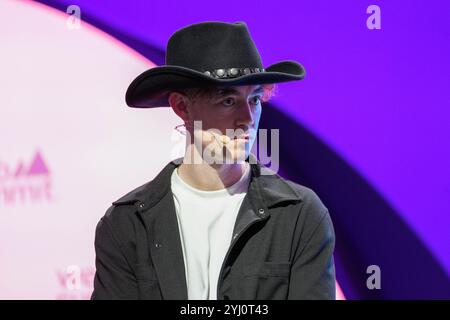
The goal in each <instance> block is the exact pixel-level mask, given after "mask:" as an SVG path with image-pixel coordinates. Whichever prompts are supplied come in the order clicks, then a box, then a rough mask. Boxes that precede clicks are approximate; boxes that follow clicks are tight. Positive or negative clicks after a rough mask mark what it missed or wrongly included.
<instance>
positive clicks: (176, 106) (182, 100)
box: [168, 91, 189, 122]
mask: <svg viewBox="0 0 450 320" xmlns="http://www.w3.org/2000/svg"><path fill="white" fill-rule="evenodd" d="M168 101H169V105H170V106H171V107H172V109H173V111H174V112H175V113H176V114H177V115H178V116H179V117H180V118H181V119H183V121H184V122H188V121H189V110H188V107H187V106H188V98H187V97H186V96H185V95H184V94H183V93H181V92H179V91H172V92H169V96H168Z"/></svg>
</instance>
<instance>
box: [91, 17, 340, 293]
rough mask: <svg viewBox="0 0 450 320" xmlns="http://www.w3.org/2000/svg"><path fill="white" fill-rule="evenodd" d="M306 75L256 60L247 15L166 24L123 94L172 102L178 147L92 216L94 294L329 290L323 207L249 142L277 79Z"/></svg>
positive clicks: (330, 237)
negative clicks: (150, 174)
mask: <svg viewBox="0 0 450 320" xmlns="http://www.w3.org/2000/svg"><path fill="white" fill-rule="evenodd" d="M304 75H305V71H304V69H303V67H302V66H301V65H300V64H299V63H297V62H295V61H282V62H278V63H276V64H273V65H271V66H269V67H267V68H264V67H263V65H262V62H261V59H260V56H259V53H258V51H257V49H256V46H255V44H254V42H253V40H252V39H251V36H250V34H249V31H248V29H247V25H246V24H245V23H244V22H238V23H225V22H204V23H197V24H193V25H189V26H187V27H185V28H182V29H180V30H178V31H176V32H175V33H174V34H173V35H172V36H171V38H170V39H169V42H168V45H167V52H166V64H165V65H164V66H160V67H155V68H152V69H150V70H147V71H146V72H144V73H142V74H141V75H139V76H138V77H137V78H136V79H135V80H134V81H133V82H132V83H131V84H130V86H129V88H128V90H127V94H126V102H127V104H128V105H129V106H130V107H135V108H152V107H162V106H170V107H171V108H172V109H173V110H174V112H175V113H176V114H177V115H178V116H179V117H180V118H181V119H182V120H183V122H184V125H185V126H186V132H185V134H186V136H187V139H186V153H185V156H184V157H183V158H179V159H175V160H173V161H171V162H169V163H168V164H167V165H166V166H165V167H164V168H163V169H162V171H161V172H160V173H159V174H158V175H157V176H156V177H155V178H154V179H153V180H152V181H150V182H148V183H146V184H144V185H142V186H140V187H139V188H137V189H135V190H132V191H131V192H129V193H128V194H126V195H125V196H123V197H122V198H120V199H118V200H117V201H115V202H113V204H112V206H111V207H109V208H108V210H107V212H106V214H105V215H104V216H103V217H102V218H101V220H100V221H99V223H98V225H97V229H96V237H95V249H96V268H97V270H96V274H95V279H94V292H93V294H92V297H91V299H199V300H201V299H334V298H335V272H334V263H333V251H334V242H335V238H334V231H333V226H332V222H331V219H330V216H329V213H328V210H327V208H326V207H325V206H324V204H323V203H322V202H321V200H320V199H319V197H318V196H317V195H316V194H315V193H314V192H313V191H312V190H311V189H308V188H307V187H305V186H302V185H299V184H296V183H294V182H292V181H289V180H286V179H283V178H282V177H280V176H279V175H277V174H276V173H275V172H273V171H271V170H269V169H268V168H266V167H265V166H263V165H262V164H261V163H260V162H259V161H258V160H257V159H256V157H255V156H254V155H253V154H251V152H250V149H251V146H252V145H253V142H254V141H255V138H256V133H257V130H258V124H259V119H260V116H261V111H262V109H261V103H262V102H264V101H266V100H267V99H268V98H269V96H270V94H271V90H273V88H274V84H276V83H279V82H286V81H293V80H301V79H303V77H304ZM199 123H200V126H198V124H199ZM230 132H231V134H229V133H230ZM218 155H219V156H225V155H226V157H225V159H224V158H222V160H220V159H219V161H217V160H218V158H220V157H218Z"/></svg>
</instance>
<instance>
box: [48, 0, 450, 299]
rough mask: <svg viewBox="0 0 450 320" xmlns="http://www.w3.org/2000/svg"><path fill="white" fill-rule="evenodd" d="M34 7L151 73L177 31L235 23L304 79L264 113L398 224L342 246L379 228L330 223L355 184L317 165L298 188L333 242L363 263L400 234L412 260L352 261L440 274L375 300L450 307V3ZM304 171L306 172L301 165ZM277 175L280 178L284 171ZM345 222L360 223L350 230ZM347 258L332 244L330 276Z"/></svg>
mask: <svg viewBox="0 0 450 320" xmlns="http://www.w3.org/2000/svg"><path fill="white" fill-rule="evenodd" d="M40 2H43V3H47V4H49V5H51V6H53V7H56V8H59V9H61V10H64V11H65V8H66V7H67V6H68V5H71V4H76V5H78V6H80V8H81V14H82V16H81V18H82V20H85V21H87V22H89V23H92V24H93V25H95V26H97V27H99V28H101V29H103V30H105V31H106V32H108V33H110V34H112V35H114V36H116V37H117V38H118V39H120V40H121V41H123V42H125V43H126V44H128V45H129V46H131V47H133V48H134V49H136V50H138V51H140V52H141V53H143V54H144V55H145V56H147V57H149V58H151V59H152V60H153V61H155V62H156V63H159V64H163V63H164V50H165V46H166V43H167V40H168V38H169V37H170V35H171V34H172V33H173V32H174V31H175V30H177V29H179V28H182V27H184V26H186V25H188V24H191V23H196V22H201V21H212V20H221V21H227V22H236V21H245V22H246V23H247V25H248V27H249V30H250V32H251V34H252V37H253V39H254V40H255V43H256V45H257V47H258V49H259V51H260V54H261V56H262V60H263V63H264V65H265V66H268V65H270V64H272V63H275V62H277V61H279V60H284V59H294V60H297V61H299V62H301V63H302V64H303V65H304V66H305V68H306V71H307V75H306V78H305V80H304V81H301V82H295V83H285V84H281V85H280V93H279V95H278V96H277V97H276V98H275V100H274V103H273V106H274V107H275V108H276V109H277V110H278V112H281V114H282V115H283V116H286V117H287V118H288V119H289V121H292V122H293V123H295V124H296V125H297V126H298V128H302V130H304V131H305V132H307V133H308V134H309V135H311V137H313V138H314V139H316V142H317V143H318V144H320V145H321V146H322V147H323V146H326V148H327V152H330V153H333V154H334V156H337V157H338V158H339V161H342V163H344V164H345V166H346V168H349V170H350V169H351V170H352V174H356V175H357V176H358V179H359V178H360V179H361V181H364V184H365V185H366V186H369V187H370V189H371V191H370V193H371V194H376V195H377V197H378V198H379V199H378V198H377V199H378V200H377V201H378V202H379V201H382V202H383V206H386V207H389V209H386V210H384V209H379V210H378V211H376V210H375V211H374V213H375V214H376V213H379V214H380V216H382V215H383V214H389V215H395V216H396V217H395V219H397V220H396V221H397V222H396V223H398V227H397V224H395V223H390V225H386V224H383V223H384V222H383V223H381V221H388V220H380V221H378V222H379V223H374V224H373V227H372V229H376V232H375V233H374V235H376V237H378V238H375V239H373V238H372V239H367V241H361V243H359V240H360V238H359V237H358V236H357V233H354V234H353V236H352V232H353V231H354V230H355V229H356V228H363V224H364V223H366V224H368V225H370V224H372V223H373V222H374V220H377V215H371V216H370V219H369V217H367V218H366V219H364V217H365V216H364V215H365V214H366V212H367V211H368V210H371V209H372V210H374V207H373V206H372V207H371V208H369V205H371V202H370V201H367V202H365V201H364V199H361V197H359V198H358V204H360V205H359V206H358V207H356V206H353V208H352V209H348V208H346V209H342V208H341V211H340V212H339V208H338V207H339V206H338V202H339V199H336V197H334V198H333V195H332V193H331V192H330V188H331V189H335V190H337V189H339V188H346V190H347V191H348V192H347V193H346V196H347V198H345V199H343V198H341V202H343V201H345V202H347V203H348V202H352V201H354V200H355V199H354V198H352V192H354V194H355V197H356V195H357V193H358V191H359V188H357V189H353V188H356V186H357V185H358V184H357V183H354V184H350V185H348V182H347V180H346V179H345V180H344V179H343V180H340V179H342V178H345V177H340V176H339V175H336V176H330V175H326V176H323V175H321V170H322V168H323V167H320V166H318V167H317V168H315V171H313V170H312V168H310V169H311V170H310V171H309V172H308V174H309V178H304V179H303V180H304V181H307V182H309V185H310V186H311V187H313V189H314V190H316V191H318V194H319V196H321V198H322V200H323V201H324V203H325V204H326V205H327V206H329V207H330V209H333V208H335V204H336V210H335V211H336V212H337V213H336V214H335V215H333V214H334V213H333V210H330V213H331V214H332V217H333V220H334V221H335V223H336V225H337V229H338V230H337V231H338V232H337V234H338V235H341V237H338V241H339V240H340V238H342V239H344V238H346V237H347V238H346V239H347V240H348V242H346V241H344V240H343V241H342V243H350V242H352V243H353V244H354V245H355V247H353V248H352V250H359V251H363V252H370V251H371V250H375V247H373V244H374V243H375V244H377V245H379V247H378V248H376V250H381V251H383V250H384V249H386V250H388V248H389V247H390V246H392V245H395V243H394V242H395V241H396V238H395V235H396V233H397V232H398V234H401V233H402V232H404V231H400V229H402V230H403V229H405V228H406V229H408V230H409V231H408V232H411V233H412V234H413V235H414V237H415V238H416V239H415V241H417V242H414V241H412V240H411V241H412V242H411V241H410V240H407V241H406V240H405V239H406V238H402V239H403V240H398V241H399V243H398V245H399V247H400V248H405V246H410V247H409V248H405V249H406V250H405V251H408V252H410V254H409V255H408V258H405V259H406V260H404V257H402V258H400V257H401V255H399V257H396V255H395V254H394V253H392V254H391V253H389V254H387V255H385V256H384V257H383V259H386V262H385V261H376V260H375V261H367V260H368V259H367V258H361V259H362V260H364V263H365V265H366V266H367V265H370V264H378V265H381V267H382V272H383V265H385V264H386V265H389V268H390V267H392V268H394V267H393V266H395V267H396V269H395V275H396V276H397V275H398V276H400V272H401V270H410V271H411V270H413V271H411V273H410V274H408V277H409V278H410V279H414V275H416V276H417V278H424V279H426V277H427V276H428V275H429V273H436V270H439V271H437V272H438V273H440V276H439V277H437V278H436V279H435V281H436V282H435V283H433V282H432V281H431V283H430V284H429V285H428V286H427V287H423V286H421V285H417V286H410V285H409V284H404V283H403V284H400V283H396V286H397V287H400V286H403V287H402V289H401V290H399V291H395V290H397V289H398V288H397V289H395V288H390V287H389V284H388V283H386V286H383V288H384V289H385V294H384V295H381V296H377V297H384V298H392V297H394V298H395V297H396V298H399V297H400V298H402V297H413V298H415V297H447V298H450V289H449V279H448V276H449V275H450V231H449V230H450V142H449V138H450V125H449V124H450V111H449V110H448V108H449V107H450V90H449V89H450V62H449V57H450V2H448V1H433V2H424V1H346V2H340V1H300V0H296V1H275V2H274V1H245V2H244V1H226V2H221V1H189V2H184V3H182V2H181V1H161V2H157V1H144V0H142V1H133V2H125V1H122V2H113V1H88V0H77V1H75V2H74V1H64V0H58V1H56V0H55V1H40ZM371 4H376V5H378V6H379V7H380V8H381V30H369V29H368V28H367V27H366V19H367V17H368V16H369V15H368V14H367V13H366V8H367V7H368V6H369V5H371ZM263 118H264V113H263ZM285 121H288V120H285ZM293 130H294V129H293ZM295 137H298V136H297V135H295ZM301 137H302V136H300V138H301ZM289 141H290V142H289V144H288V145H287V146H285V148H292V149H295V150H296V152H297V153H296V155H297V156H296V157H293V158H291V159H295V160H296V161H298V162H299V166H301V165H302V161H303V160H302V159H303V158H302V156H305V157H308V155H307V153H308V152H309V151H310V150H309V149H304V148H300V146H303V145H302V141H297V140H296V139H293V138H292V137H291V138H290V140H289ZM313 150H315V151H317V150H318V149H314V148H312V149H311V152H312V154H314V155H315V156H316V159H317V157H318V158H319V159H317V160H318V162H319V163H320V160H321V159H320V157H321V154H317V153H314V152H313ZM305 154H306V155H305ZM322 163H323V164H324V165H326V164H327V163H328V162H327V161H323V162H322ZM304 164H305V166H308V161H305V162H304ZM284 171H286V172H287V171H289V170H286V165H285V166H284V167H283V172H284ZM291 172H292V170H291ZM288 175H289V174H288ZM289 176H295V174H292V173H291V174H290V175H289ZM358 183H359V182H358ZM327 186H328V189H327ZM327 190H328V191H327ZM355 203H356V202H355ZM365 204H366V205H367V207H365ZM380 208H381V207H380ZM383 208H384V207H383ZM343 210H353V212H351V213H350V212H348V215H347V218H346V214H347V213H345V212H343ZM380 210H381V211H380ZM352 215H353V217H356V216H359V217H360V218H361V219H362V220H361V221H362V222H361V223H360V224H355V225H354V228H353V227H352V220H353V219H352V218H350V217H351V216H352ZM386 223H387V222H386ZM372 231H374V230H372ZM385 232H386V233H385ZM386 236H387V237H386ZM399 237H400V236H399ZM386 239H389V241H388V240H386ZM408 239H409V238H408ZM390 241H392V242H390ZM357 242H358V245H356V243H357ZM416 245H418V246H423V248H425V249H426V251H427V252H428V253H429V255H430V256H429V257H427V258H426V259H428V260H429V261H432V262H430V264H431V265H433V267H432V268H431V267H430V269H425V270H424V268H425V265H424V266H423V267H422V268H419V267H417V265H420V263H421V261H419V260H423V259H420V257H421V256H420V254H419V255H418V256H417V257H416V258H417V260H415V259H414V251H415V250H416V247H415V246H416ZM348 248H349V247H348V246H347V248H346V247H343V246H339V245H338V247H337V249H338V251H337V255H338V256H337V266H338V267H340V266H341V267H342V268H347V267H346V266H348V265H349V264H351V261H349V260H351V259H352V257H354V256H357V254H356V253H355V252H353V251H352V250H348ZM346 249H347V251H346V252H345V254H344V251H345V250H346ZM417 251H420V249H417ZM363 255H364V254H363ZM380 259H381V257H380ZM424 259H425V258H424ZM343 260H346V261H347V262H345V261H343ZM364 263H361V265H364ZM389 263H390V264H389ZM427 268H428V267H427ZM436 268H437V269H436ZM350 269H351V268H350ZM347 270H348V268H347ZM354 272H361V273H362V276H364V277H367V275H365V270H351V272H350V271H348V272H347V273H346V274H345V273H344V272H343V271H342V270H338V281H340V282H343V289H344V294H346V295H347V296H348V297H350V298H365V297H370V295H365V294H364V292H361V290H358V289H355V286H353V289H352V286H351V285H349V284H348V282H351V278H352V276H354V277H355V278H358V279H359V277H360V276H361V275H354V274H353V273H354ZM417 272H419V273H420V274H417ZM386 273H389V271H386ZM411 277H412V278H411ZM411 281H414V280H411ZM427 282H429V281H426V280H424V281H423V283H427ZM390 289H392V290H393V291H391V292H392V294H389V292H388V291H389V290H390ZM414 290H416V291H414ZM413 291H414V292H415V293H412V292H413ZM386 292H387V293H386Z"/></svg>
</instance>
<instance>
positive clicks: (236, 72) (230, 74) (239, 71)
mask: <svg viewBox="0 0 450 320" xmlns="http://www.w3.org/2000/svg"><path fill="white" fill-rule="evenodd" d="M258 72H264V69H263V68H227V69H215V70H211V71H204V72H203V73H204V74H206V75H207V76H210V77H213V78H220V79H223V78H236V77H239V76H243V75H246V74H250V73H258Z"/></svg>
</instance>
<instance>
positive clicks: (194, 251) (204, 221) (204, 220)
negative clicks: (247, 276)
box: [171, 164, 251, 300]
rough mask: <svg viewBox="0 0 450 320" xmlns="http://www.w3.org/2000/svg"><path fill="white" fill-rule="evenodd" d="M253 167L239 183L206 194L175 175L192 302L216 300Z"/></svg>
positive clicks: (174, 186) (176, 198)
mask: <svg viewBox="0 0 450 320" xmlns="http://www.w3.org/2000/svg"><path fill="white" fill-rule="evenodd" d="M250 173H251V172H250V165H249V164H247V167H246V169H245V172H244V174H243V175H242V177H241V178H240V179H239V181H237V182H236V183H235V184H233V185H232V186H230V187H228V188H224V189H221V190H216V191H203V190H199V189H196V188H193V187H192V186H190V185H188V184H187V183H186V182H184V181H183V180H182V179H181V177H180V176H179V175H178V168H177V169H176V170H174V171H173V173H172V176H171V188H172V193H173V197H174V202H175V209H176V214H177V219H178V226H179V231H180V238H181V244H182V249H183V257H184V267H185V271H186V281H187V289H188V299H189V300H194V299H195V300H216V299H217V282H218V280H219V273H220V269H221V267H222V263H223V261H224V258H225V255H226V253H227V251H228V248H229V246H230V243H231V240H232V236H233V228H234V224H235V221H236V217H237V214H238V212H239V208H240V207H241V204H242V201H243V200H244V197H245V195H246V193H247V189H248V185H249V182H250V177H251V175H250Z"/></svg>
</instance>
